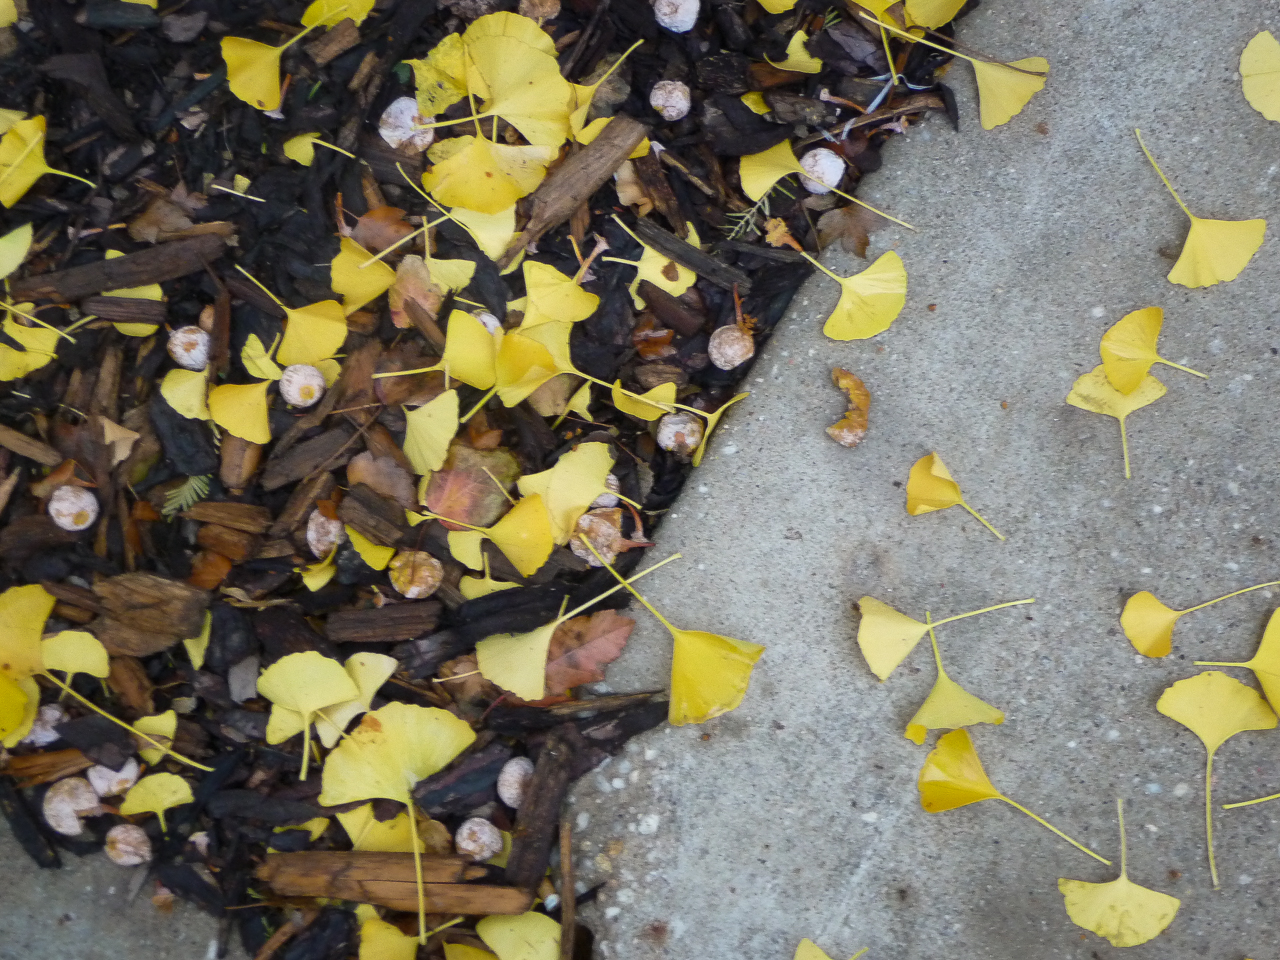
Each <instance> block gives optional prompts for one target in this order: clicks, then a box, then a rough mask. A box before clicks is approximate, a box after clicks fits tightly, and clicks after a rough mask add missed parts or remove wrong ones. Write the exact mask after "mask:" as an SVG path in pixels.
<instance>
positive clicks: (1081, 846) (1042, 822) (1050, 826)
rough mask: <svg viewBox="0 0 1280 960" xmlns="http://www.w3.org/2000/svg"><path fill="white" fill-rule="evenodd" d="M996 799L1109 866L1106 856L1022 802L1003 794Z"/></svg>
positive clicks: (1109, 862)
mask: <svg viewBox="0 0 1280 960" xmlns="http://www.w3.org/2000/svg"><path fill="white" fill-rule="evenodd" d="M997 799H1000V800H1003V801H1004V802H1005V803H1007V804H1009V806H1011V807H1014V808H1015V809H1017V810H1021V811H1022V812H1023V813H1025V814H1026V815H1027V816H1028V817H1030V818H1031V819H1032V820H1034V821H1035V822H1036V823H1038V824H1040V826H1042V827H1044V828H1045V829H1047V830H1051V831H1053V832H1054V833H1056V834H1057V835H1058V836H1060V837H1061V838H1062V839H1063V840H1065V841H1067V843H1069V844H1071V845H1072V846H1073V847H1075V848H1076V849H1077V850H1079V851H1081V852H1083V853H1087V854H1088V855H1089V856H1091V857H1093V859H1095V860H1099V861H1101V862H1102V863H1105V864H1106V865H1107V866H1108V867H1109V866H1111V861H1110V860H1108V859H1107V858H1106V857H1104V856H1101V855H1099V854H1096V853H1094V852H1093V851H1092V850H1090V849H1089V848H1088V847H1086V846H1085V845H1084V844H1083V843H1080V842H1079V841H1078V840H1073V839H1071V838H1070V837H1069V836H1067V835H1066V834H1065V833H1063V832H1062V831H1061V830H1059V829H1058V828H1057V827H1055V826H1054V825H1053V824H1052V823H1050V822H1049V821H1048V820H1046V819H1044V817H1038V816H1036V815H1035V814H1034V813H1032V812H1031V811H1030V810H1028V809H1027V808H1026V807H1024V806H1023V805H1022V804H1020V803H1018V802H1017V801H1015V800H1010V799H1009V798H1008V797H1006V796H1005V795H1004V794H1000V796H999V797H998V798H997Z"/></svg>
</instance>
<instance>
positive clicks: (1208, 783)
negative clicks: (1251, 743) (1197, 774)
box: [1204, 750, 1219, 890]
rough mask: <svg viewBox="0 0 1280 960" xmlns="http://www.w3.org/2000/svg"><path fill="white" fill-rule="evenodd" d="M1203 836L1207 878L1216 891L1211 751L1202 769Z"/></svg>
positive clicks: (1216, 868)
mask: <svg viewBox="0 0 1280 960" xmlns="http://www.w3.org/2000/svg"><path fill="white" fill-rule="evenodd" d="M1204 835H1205V838H1206V839H1207V840H1208V842H1209V876H1211V877H1212V878H1213V889H1215V890H1217V889H1218V886H1219V884H1218V863H1217V861H1216V860H1215V859H1214V856H1213V751H1212V750H1210V751H1209V759H1208V761H1207V762H1206V763H1205V768H1204Z"/></svg>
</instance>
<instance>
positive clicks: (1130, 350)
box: [1099, 307, 1208, 394]
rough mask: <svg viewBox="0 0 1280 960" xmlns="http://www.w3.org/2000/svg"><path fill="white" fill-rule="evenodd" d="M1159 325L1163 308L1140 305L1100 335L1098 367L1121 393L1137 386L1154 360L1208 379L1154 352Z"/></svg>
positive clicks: (1129, 391)
mask: <svg viewBox="0 0 1280 960" xmlns="http://www.w3.org/2000/svg"><path fill="white" fill-rule="evenodd" d="M1163 325H1164V311H1163V310H1161V309H1160V308H1159V307H1143V308H1142V309H1141V310H1134V311H1133V312H1132V313H1128V314H1125V315H1124V316H1123V317H1121V318H1120V319H1119V320H1117V321H1116V322H1115V323H1114V324H1113V325H1112V326H1111V328H1110V329H1109V330H1107V332H1106V333H1104V334H1103V335H1102V344H1101V346H1100V347H1099V350H1100V351H1101V353H1102V369H1103V371H1104V372H1105V373H1106V375H1107V381H1108V382H1109V383H1110V384H1111V385H1112V386H1113V387H1115V388H1116V389H1117V390H1119V391H1120V392H1121V393H1125V394H1128V393H1133V391H1134V390H1137V389H1138V387H1139V386H1141V385H1142V381H1143V380H1145V379H1146V376H1147V372H1148V371H1149V370H1150V369H1151V365H1152V364H1154V363H1163V364H1165V365H1166V366H1169V367H1173V368H1174V369H1175V370H1181V371H1183V372H1184V373H1190V374H1192V375H1194V376H1197V377H1204V378H1205V379H1206V380H1207V379H1208V377H1205V375H1204V374H1203V373H1199V372H1197V371H1195V370H1191V369H1189V368H1187V367H1184V366H1182V365H1181V364H1179V363H1174V362H1173V361H1172V360H1166V359H1165V358H1164V357H1162V356H1160V355H1159V354H1158V353H1156V342H1157V341H1158V340H1159V339H1160V328H1161V326H1163Z"/></svg>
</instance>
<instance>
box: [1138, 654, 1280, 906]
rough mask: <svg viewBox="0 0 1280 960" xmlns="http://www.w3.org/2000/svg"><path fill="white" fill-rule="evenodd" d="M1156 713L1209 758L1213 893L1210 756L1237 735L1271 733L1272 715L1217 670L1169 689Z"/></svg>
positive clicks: (1208, 820)
mask: <svg viewBox="0 0 1280 960" xmlns="http://www.w3.org/2000/svg"><path fill="white" fill-rule="evenodd" d="M1156 709H1157V710H1159V711H1160V712H1161V713H1163V714H1164V715H1165V716H1166V717H1168V718H1169V719H1171V720H1176V721H1177V722H1178V723H1180V724H1182V725H1183V726H1184V727H1186V728H1187V729H1188V730H1190V731H1191V732H1192V733H1194V734H1195V735H1196V736H1197V737H1199V738H1200V741H1201V742H1202V743H1203V744H1204V748H1205V750H1206V751H1207V752H1208V755H1209V759H1208V761H1207V765H1206V767H1205V774H1204V790H1205V800H1204V818H1205V836H1206V839H1207V842H1208V847H1209V873H1210V875H1211V876H1212V877H1213V886H1214V889H1215V890H1216V889H1217V887H1218V864H1217V861H1216V860H1215V859H1214V855H1213V755H1214V753H1216V752H1217V750H1218V748H1219V747H1220V746H1222V745H1223V744H1224V743H1226V742H1227V741H1228V740H1229V739H1231V738H1232V737H1234V736H1235V735H1236V734H1237V733H1243V732H1245V731H1246V730H1271V729H1274V727H1275V726H1276V715H1275V711H1273V710H1272V709H1271V708H1270V707H1269V706H1268V705H1267V702H1266V701H1265V700H1263V699H1262V696H1261V695H1260V694H1259V693H1258V691H1256V690H1254V689H1253V688H1252V687H1246V686H1245V685H1244V684H1243V683H1241V682H1240V681H1239V680H1234V679H1232V678H1231V677H1228V676H1227V675H1226V674H1225V673H1222V672H1221V671H1218V670H1206V671H1204V672H1203V673H1199V674H1196V675H1195V676H1194V677H1188V678H1187V679H1185V680H1179V681H1178V682H1177V683H1175V684H1173V685H1171V686H1170V687H1168V688H1167V689H1166V690H1165V692H1164V693H1162V694H1161V695H1160V699H1159V700H1158V701H1156Z"/></svg>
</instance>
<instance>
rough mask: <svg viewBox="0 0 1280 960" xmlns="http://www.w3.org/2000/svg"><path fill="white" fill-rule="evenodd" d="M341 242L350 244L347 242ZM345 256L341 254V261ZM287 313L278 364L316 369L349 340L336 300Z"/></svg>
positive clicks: (285, 310) (277, 358)
mask: <svg viewBox="0 0 1280 960" xmlns="http://www.w3.org/2000/svg"><path fill="white" fill-rule="evenodd" d="M342 242H343V243H344V244H345V243H349V242H350V241H348V240H346V239H345V238H344V239H343V241H342ZM356 249H357V250H358V249H359V247H356ZM342 256H343V254H341V253H340V254H338V259H341V258H342ZM335 262H336V261H335ZM384 269H390V268H384ZM334 289H337V288H336V287H335V288H334ZM284 312H285V317H286V319H285V326H284V339H283V340H281V341H280V349H279V350H277V351H276V360H277V361H279V362H280V363H282V364H284V365H285V366H286V367H289V366H292V365H293V364H295V363H305V364H308V365H310V366H315V365H316V364H318V363H319V362H320V361H321V360H324V359H327V358H328V357H332V356H333V355H334V354H335V353H337V352H338V351H339V350H340V349H341V348H342V343H343V341H344V340H346V339H347V318H346V314H345V313H343V308H342V305H341V304H340V303H338V301H337V300H321V301H319V302H318V303H309V304H307V305H306V306H305V307H298V308H297V309H296V310H294V309H291V308H289V307H285V308H284Z"/></svg>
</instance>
